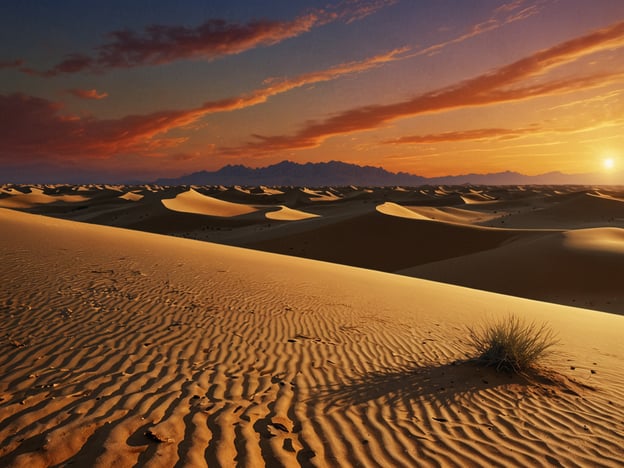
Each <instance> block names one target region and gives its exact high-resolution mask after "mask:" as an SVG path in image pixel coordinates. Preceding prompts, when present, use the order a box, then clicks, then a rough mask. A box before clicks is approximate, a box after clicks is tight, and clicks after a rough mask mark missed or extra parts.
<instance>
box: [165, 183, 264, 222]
mask: <svg viewBox="0 0 624 468" xmlns="http://www.w3.org/2000/svg"><path fill="white" fill-rule="evenodd" d="M239 190H242V189H239ZM161 202H162V204H163V205H164V206H165V207H166V208H168V209H170V210H173V211H179V212H182V213H194V214H201V215H207V216H220V217H223V218H231V217H234V216H240V215H244V214H248V213H253V212H255V211H258V209H257V208H255V207H253V206H250V205H244V204H241V203H232V202H228V201H224V200H219V199H217V198H213V197H210V196H207V195H202V194H201V193H199V192H197V191H195V190H194V189H189V190H188V191H186V192H183V193H181V194H179V195H176V197H175V198H167V199H163V200H161Z"/></svg>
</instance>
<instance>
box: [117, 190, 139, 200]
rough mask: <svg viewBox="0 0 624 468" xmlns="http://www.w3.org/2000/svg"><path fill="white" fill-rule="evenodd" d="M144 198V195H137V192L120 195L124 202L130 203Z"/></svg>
mask: <svg viewBox="0 0 624 468" xmlns="http://www.w3.org/2000/svg"><path fill="white" fill-rule="evenodd" d="M143 197H144V195H141V194H140V193H136V192H126V193H124V194H123V195H119V198H121V199H123V200H128V201H134V202H136V201H139V200H141V199H142V198H143Z"/></svg>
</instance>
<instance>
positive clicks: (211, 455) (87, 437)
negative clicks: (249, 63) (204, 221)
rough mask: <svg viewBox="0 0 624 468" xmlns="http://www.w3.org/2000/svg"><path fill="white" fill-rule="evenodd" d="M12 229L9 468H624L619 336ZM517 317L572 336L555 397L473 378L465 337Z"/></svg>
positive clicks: (101, 239) (279, 269)
mask: <svg viewBox="0 0 624 468" xmlns="http://www.w3.org/2000/svg"><path fill="white" fill-rule="evenodd" d="M380 216H382V215H380ZM0 222H1V223H2V226H3V229H2V230H1V231H0V239H1V242H0V255H1V259H2V262H3V266H4V267H5V268H4V269H3V278H2V281H1V282H0V312H1V313H2V315H3V321H2V324H1V325H0V326H1V327H2V334H1V336H2V337H3V338H1V339H0V346H1V347H2V350H3V352H2V354H1V357H0V441H1V442H0V465H1V466H29V467H30V466H33V467H35V466H58V465H70V464H71V465H73V466H95V465H97V466H117V467H125V466H135V465H157V466H183V465H185V466H210V467H212V466H234V465H244V466H264V465H267V466H300V465H303V466H471V465H480V466H544V465H549V464H561V465H562V466H572V465H581V466H618V465H621V461H622V457H623V456H624V451H623V449H622V444H621V441H622V435H623V433H624V421H623V419H624V418H623V414H624V413H623V412H624V391H623V389H624V370H623V369H622V366H621V362H622V360H623V359H624V344H623V343H622V340H621V330H622V326H623V325H624V317H620V316H616V315H611V314H604V313H599V312H594V311H587V310H583V309H575V308H569V307H564V306H556V305H551V304H546V303H538V302H533V301H529V300H523V299H516V298H511V297H508V296H501V295H496V294H493V293H485V292H479V291H474V290H469V289H465V288H459V287H455V286H450V285H444V284H438V283H432V282H428V281H424V280H418V279H413V278H408V277H401V276H397V275H390V274H385V273H380V272H374V271H367V270H361V269H357V268H351V267H346V266H340V265H332V264H327V263H321V262H314V261H310V260H305V259H297V258H292V257H285V256H279V255H273V254H267V253H263V252H253V251H248V250H244V249H238V248H232V247H227V246H219V245H214V244H208V243H203V242H196V241H191V240H185V239H176V238H171V237H165V236H158V235H153V234H147V233H141V232H136V231H129V230H120V229H116V228H110V227H104V226H96V225H88V224H79V223H75V222H70V221H64V220H57V219H51V218H44V217H40V216H34V215H30V214H24V213H19V212H15V211H8V210H0ZM614 235H615V234H614ZM577 240H578V241H579V242H584V240H583V239H577ZM77 259H79V261H77ZM510 312H515V313H517V314H520V315H522V316H524V317H527V318H529V319H539V320H543V319H545V320H547V321H548V322H549V323H550V324H551V325H552V326H553V327H554V328H555V329H556V330H557V331H558V332H559V336H560V340H561V344H560V348H559V354H557V355H555V356H553V357H552V358H551V359H550V360H549V362H548V366H549V368H550V369H551V370H552V372H556V373H557V374H558V375H559V377H557V380H556V381H555V382H554V383H553V382H549V381H547V380H541V381H537V382H534V383H529V382H527V381H526V380H525V379H523V378H520V377H513V378H509V377H504V376H501V375H498V374H496V373H494V372H491V371H488V370H484V369H479V368H477V367H474V366H473V365H470V364H464V363H461V361H462V360H463V359H464V358H465V356H466V351H467V348H466V345H465V342H464V337H465V327H466V326H467V325H469V324H472V323H474V322H475V321H478V320H480V319H482V318H484V317H489V316H500V315H502V314H506V313H510ZM570 379H571V380H570Z"/></svg>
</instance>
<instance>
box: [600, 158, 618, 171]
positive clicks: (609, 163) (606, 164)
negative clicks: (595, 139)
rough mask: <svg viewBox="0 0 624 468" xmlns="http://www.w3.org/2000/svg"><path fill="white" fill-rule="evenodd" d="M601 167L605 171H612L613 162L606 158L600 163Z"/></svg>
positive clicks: (611, 159)
mask: <svg viewBox="0 0 624 468" xmlns="http://www.w3.org/2000/svg"><path fill="white" fill-rule="evenodd" d="M602 165H603V166H604V168H605V169H613V168H614V167H615V161H614V160H613V158H606V159H604V160H603V161H602Z"/></svg>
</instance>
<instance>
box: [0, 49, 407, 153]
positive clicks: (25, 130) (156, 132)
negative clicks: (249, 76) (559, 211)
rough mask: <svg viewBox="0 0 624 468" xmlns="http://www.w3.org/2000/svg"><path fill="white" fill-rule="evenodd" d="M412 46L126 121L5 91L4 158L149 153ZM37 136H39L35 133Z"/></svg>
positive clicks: (0, 100) (84, 93)
mask: <svg viewBox="0 0 624 468" xmlns="http://www.w3.org/2000/svg"><path fill="white" fill-rule="evenodd" d="M405 51H406V49H397V50H392V51H389V52H387V53H384V54H380V55H377V56H374V57H369V58H367V59H365V60H361V61H353V62H347V63H343V64H339V65H337V66H334V67H331V68H328V69H326V70H320V71H314V72H310V73H306V74H303V75H300V76H297V77H294V78H290V79H272V80H270V81H269V84H268V85H267V86H265V87H263V88H260V89H257V90H255V91H253V92H250V93H248V94H245V95H242V96H236V97H232V98H227V99H222V100H217V101H208V102H205V103H204V104H202V105H201V106H199V107H197V108H194V109H185V110H165V111H159V112H154V113H150V114H143V115H130V116H126V117H123V118H120V119H107V120H102V119H96V118H93V117H79V116H68V115H63V114H62V111H63V106H62V105H61V104H58V103H54V102H51V101H48V100H45V99H41V98H36V97H32V96H26V95H24V94H13V95H8V96H5V95H0V159H2V155H3V154H4V155H5V156H7V155H10V154H13V153H22V154H34V153H37V154H46V155H51V156H54V157H63V156H67V157H73V156H76V155H80V154H89V155H90V156H91V157H96V158H105V157H109V156H111V155H115V154H120V153H124V152H130V151H133V152H137V153H140V154H149V153H153V152H155V151H162V150H164V149H167V148H171V147H174V146H177V145H179V144H181V143H183V142H184V141H186V139H185V138H183V137H179V138H167V137H164V136H163V135H165V134H166V133H167V132H169V131H170V130H173V129H176V128H180V127H185V126H188V125H191V124H193V123H195V122H196V121H197V120H199V119H200V118H202V117H204V116H206V115H208V114H214V113H217V112H228V111H234V110H238V109H243V108H246V107H251V106H255V105H258V104H261V103H264V102H266V101H267V100H268V99H269V98H270V97H272V96H275V95H278V94H281V93H285V92H288V91H290V90H292V89H295V88H298V87H301V86H305V85H309V84H313V83H320V82H323V81H329V80H334V79H338V78H340V77H342V76H345V75H351V74H355V73H361V72H364V71H367V70H370V69H373V68H377V67H380V66H383V65H384V64H386V63H389V62H393V61H396V60H401V59H402V57H403V54H404V53H405ZM71 92H72V94H74V95H76V96H78V97H81V98H91V99H93V98H96V96H101V97H105V94H106V93H98V92H97V90H71ZM33 135H34V137H33Z"/></svg>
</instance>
